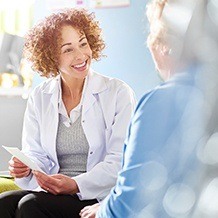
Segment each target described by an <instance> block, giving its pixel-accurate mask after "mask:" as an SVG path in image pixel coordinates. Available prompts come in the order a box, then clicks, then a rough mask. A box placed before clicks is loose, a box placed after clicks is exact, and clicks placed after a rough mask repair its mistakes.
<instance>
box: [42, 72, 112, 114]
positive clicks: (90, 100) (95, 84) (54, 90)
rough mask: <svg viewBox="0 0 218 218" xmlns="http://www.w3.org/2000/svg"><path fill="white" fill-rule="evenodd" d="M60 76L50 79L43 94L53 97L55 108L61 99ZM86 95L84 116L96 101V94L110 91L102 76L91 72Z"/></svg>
mask: <svg viewBox="0 0 218 218" xmlns="http://www.w3.org/2000/svg"><path fill="white" fill-rule="evenodd" d="M60 79H61V77H60V75H58V76H56V77H55V78H53V79H49V80H47V81H46V85H45V88H44V89H43V92H44V93H46V94H50V95H51V103H52V104H53V105H54V106H56V105H57V106H58V98H59V84H60ZM85 88H86V90H84V91H85V93H84V101H83V114H84V113H85V112H86V111H88V109H89V108H90V107H91V106H92V105H93V104H94V102H95V101H96V97H95V95H96V94H99V93H101V92H103V91H105V90H107V89H108V86H107V84H106V82H105V80H104V77H102V76H101V75H100V74H98V73H96V72H94V71H93V70H90V72H89V74H88V76H87V85H86V87H85Z"/></svg>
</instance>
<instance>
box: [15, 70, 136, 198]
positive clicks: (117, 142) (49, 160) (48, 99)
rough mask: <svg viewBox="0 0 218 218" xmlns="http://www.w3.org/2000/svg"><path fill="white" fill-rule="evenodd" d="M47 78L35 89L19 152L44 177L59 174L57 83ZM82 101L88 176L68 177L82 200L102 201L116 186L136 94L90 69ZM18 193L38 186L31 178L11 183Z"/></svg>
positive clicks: (26, 115)
mask: <svg viewBox="0 0 218 218" xmlns="http://www.w3.org/2000/svg"><path fill="white" fill-rule="evenodd" d="M59 79H60V76H58V77H56V78H53V79H48V80H46V81H45V82H43V83H42V84H40V85H39V86H38V87H36V88H35V89H34V91H33V92H32V94H31V95H30V97H29V100H28V104H27V109H26V112H25V117H24V126H23V137H22V149H23V152H24V153H25V154H26V155H28V156H29V157H30V158H31V159H32V160H34V161H35V162H36V163H37V164H38V165H39V167H40V168H41V169H42V170H43V171H44V172H46V173H47V174H56V173H58V172H59V164H58V159H57V152H56V136H57V129H58V96H59V88H58V83H59V81H58V80H59ZM87 79H88V82H87V86H86V91H85V93H84V99H83V109H82V118H81V123H82V127H83V129H84V133H85V135H86V138H87V141H88V143H89V153H88V160H87V172H86V173H83V174H81V175H78V176H76V177H73V179H74V180H75V181H76V183H77V185H78V187H79V190H80V193H78V196H79V197H80V199H81V200H85V199H95V198H96V199H98V200H101V199H103V198H104V197H105V196H106V195H107V194H108V193H109V191H110V189H111V188H112V187H113V186H114V185H115V182H116V178H117V174H118V171H119V170H120V169H121V157H122V149H123V143H124V139H125V136H126V130H127V126H128V124H129V121H130V117H131V114H132V112H133V109H134V107H135V95H134V92H133V91H132V89H131V88H130V87H129V86H128V85H126V84H125V83H124V82H122V81H120V80H118V79H114V78H109V77H105V76H102V75H100V74H97V73H95V72H93V71H91V72H90V73H89V75H88V78H87ZM16 184H17V185H18V186H20V187H21V188H23V189H27V190H33V189H36V188H37V187H38V184H37V182H36V179H35V178H34V176H33V175H32V174H31V175H30V176H28V177H25V178H22V179H16Z"/></svg>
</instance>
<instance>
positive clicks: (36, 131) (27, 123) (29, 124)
mask: <svg viewBox="0 0 218 218" xmlns="http://www.w3.org/2000/svg"><path fill="white" fill-rule="evenodd" d="M35 95H36V90H35V91H33V93H32V94H31V95H30V97H29V99H28V102H27V108H26V111H25V115H24V123H23V134H22V151H23V152H24V154H25V155H26V156H28V157H29V158H30V159H32V160H33V161H34V162H35V163H36V164H37V165H38V166H39V167H40V168H41V169H42V170H43V171H44V172H45V173H48V169H49V165H50V164H51V162H50V160H49V158H48V157H47V155H46V153H45V151H44V150H43V148H42V146H41V143H40V124H39V120H40V117H39V116H38V115H37V108H38V107H39V104H40V103H39V102H38V103H36V102H35V99H36V98H35ZM36 104H37V105H36ZM15 182H16V184H17V185H18V186H19V187H21V188H22V189H26V190H32V189H35V188H37V187H38V184H37V182H36V179H35V177H34V176H33V174H32V173H31V174H30V175H29V176H28V177H24V178H19V179H15Z"/></svg>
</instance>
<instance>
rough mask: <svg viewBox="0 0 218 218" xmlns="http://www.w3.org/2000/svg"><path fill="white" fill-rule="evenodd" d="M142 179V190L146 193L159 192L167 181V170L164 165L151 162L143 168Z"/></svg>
mask: <svg viewBox="0 0 218 218" xmlns="http://www.w3.org/2000/svg"><path fill="white" fill-rule="evenodd" d="M140 178H141V181H142V184H141V185H142V190H145V191H146V192H147V191H149V192H151V191H157V190H159V189H160V188H162V187H163V186H164V185H165V183H166V181H167V170H166V168H165V167H164V166H163V165H162V164H160V163H158V162H156V161H151V162H148V163H146V164H144V166H143V167H142V171H141V172H140Z"/></svg>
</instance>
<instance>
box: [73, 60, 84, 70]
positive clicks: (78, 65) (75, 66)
mask: <svg viewBox="0 0 218 218" xmlns="http://www.w3.org/2000/svg"><path fill="white" fill-rule="evenodd" d="M85 65H86V61H84V62H83V63H82V64H77V65H74V66H73V67H74V68H80V67H84V66H85Z"/></svg>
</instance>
